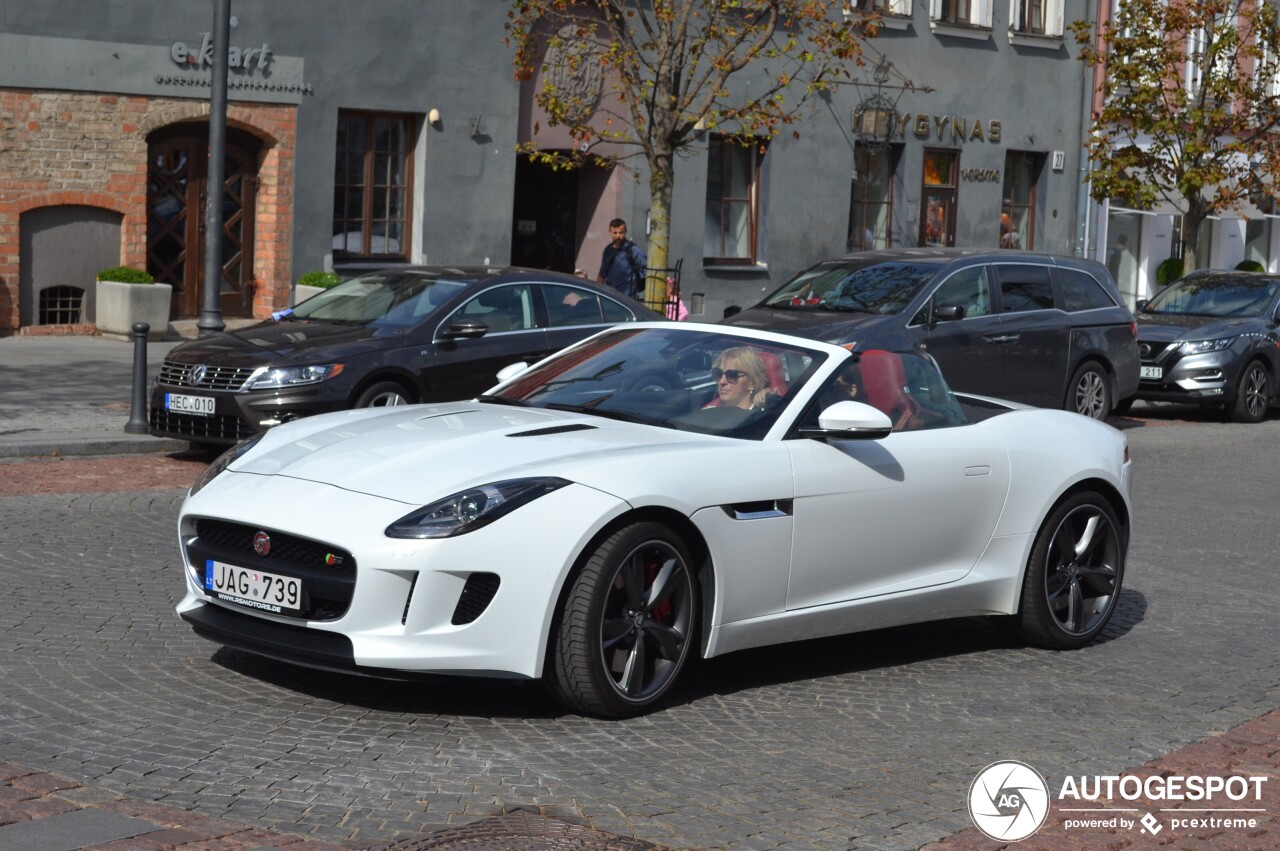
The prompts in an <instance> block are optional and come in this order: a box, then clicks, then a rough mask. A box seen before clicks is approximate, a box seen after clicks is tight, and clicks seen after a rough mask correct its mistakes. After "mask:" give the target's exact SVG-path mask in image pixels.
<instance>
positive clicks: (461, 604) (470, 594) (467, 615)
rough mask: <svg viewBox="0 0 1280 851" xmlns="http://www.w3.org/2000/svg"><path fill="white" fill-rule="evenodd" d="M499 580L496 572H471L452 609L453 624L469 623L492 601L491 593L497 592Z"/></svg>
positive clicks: (482, 612)
mask: <svg viewBox="0 0 1280 851" xmlns="http://www.w3.org/2000/svg"><path fill="white" fill-rule="evenodd" d="M500 582H501V580H500V579H499V578H498V574H496V573H473V574H471V575H470V576H468V577H467V584H466V585H464V586H463V587H462V594H461V596H459V597H458V605H457V606H455V607H454V609H453V625H454V626H459V625H461V624H464V623H471V622H472V621H474V620H475V619H476V618H478V617H480V615H482V614H484V610H485V609H487V608H488V607H489V603H491V602H493V595H494V594H497V593H498V585H499V583H500Z"/></svg>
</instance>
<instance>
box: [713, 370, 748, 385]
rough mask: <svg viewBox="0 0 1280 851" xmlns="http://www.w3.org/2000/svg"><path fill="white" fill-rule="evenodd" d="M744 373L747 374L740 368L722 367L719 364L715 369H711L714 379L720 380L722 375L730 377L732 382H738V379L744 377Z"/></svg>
mask: <svg viewBox="0 0 1280 851" xmlns="http://www.w3.org/2000/svg"><path fill="white" fill-rule="evenodd" d="M744 375H746V373H745V372H743V371H742V370H740V369H721V368H720V367H718V366H717V367H716V368H715V369H713V370H711V380H712V381H719V380H720V376H724V377H725V378H727V379H729V383H730V384H737V383H738V379H740V378H742V376H744Z"/></svg>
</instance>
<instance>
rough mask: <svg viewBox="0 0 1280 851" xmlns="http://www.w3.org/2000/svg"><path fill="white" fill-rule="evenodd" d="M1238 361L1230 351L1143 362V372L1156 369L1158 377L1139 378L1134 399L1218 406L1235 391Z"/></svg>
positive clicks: (1145, 360) (1144, 360)
mask: <svg viewBox="0 0 1280 851" xmlns="http://www.w3.org/2000/svg"><path fill="white" fill-rule="evenodd" d="M1238 369H1239V364H1238V358H1237V357H1236V355H1235V353H1234V352H1232V351H1231V350H1230V349H1227V350H1224V351H1220V352H1207V353H1205V354H1201V355H1188V356H1186V357H1183V358H1177V359H1170V358H1160V359H1154V360H1148V359H1143V361H1142V370H1143V372H1144V373H1146V372H1150V371H1151V370H1159V372H1160V377H1159V378H1146V377H1144V378H1142V379H1141V380H1140V381H1139V382H1138V396H1137V398H1139V399H1143V400H1146V401H1149V402H1190V403H1197V404H1222V403H1223V402H1225V401H1227V399H1228V397H1230V396H1231V394H1232V393H1233V392H1234V390H1235V382H1236V372H1237V371H1238Z"/></svg>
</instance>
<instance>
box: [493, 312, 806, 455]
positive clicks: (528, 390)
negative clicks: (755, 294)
mask: <svg viewBox="0 0 1280 851" xmlns="http://www.w3.org/2000/svg"><path fill="white" fill-rule="evenodd" d="M825 359H826V355H825V354H824V353H822V352H819V351H814V350H812V349H809V348H805V347H802V346H792V345H783V344H777V343H766V342H763V341H760V340H754V339H751V338H747V337H739V336H736V335H733V334H728V333H725V334H720V333H711V332H707V331H695V330H691V329H688V330H686V329H679V328H668V327H663V328H629V329H621V328H620V329H618V330H615V331H610V332H606V333H604V334H601V335H599V336H597V337H594V338H592V339H590V340H588V341H586V342H585V343H583V344H581V345H579V346H575V347H574V348H572V349H567V350H566V351H564V352H563V353H561V354H560V355H558V356H557V357H555V358H553V359H552V360H550V361H548V362H546V363H544V364H542V365H541V366H538V367H536V368H535V369H533V370H530V371H529V372H526V373H524V374H523V375H521V376H520V377H519V378H517V379H515V380H514V381H512V382H511V383H510V384H508V385H507V386H506V387H505V388H503V389H502V390H501V391H499V392H498V393H496V394H494V395H492V396H481V397H480V399H481V401H488V402H497V403H505V404H514V405H527V406H532V407H537V408H551V409H554V410H564V411H581V412H584V413H590V414H594V415H597V416H601V417H607V418H611V419H620V420H627V421H629V422H640V423H645V424H648V425H654V426H660V427H664V428H672V429H679V430H682V431H696V432H701V433H703V434H717V435H723V436H726V437H736V438H743V439H747V440H760V439H762V438H763V437H764V435H765V434H766V433H768V431H769V429H770V428H771V427H772V426H773V424H774V422H775V421H777V419H778V416H779V415H780V414H781V413H782V410H783V408H785V407H786V405H787V404H788V403H789V402H790V401H791V399H793V398H794V397H795V395H796V394H797V393H798V392H799V389H800V387H801V386H802V385H803V384H804V383H805V381H807V380H808V378H809V376H810V375H811V374H812V373H813V371H814V370H815V369H816V368H817V367H818V365H819V364H821V363H822V362H823V361H824V360H825Z"/></svg>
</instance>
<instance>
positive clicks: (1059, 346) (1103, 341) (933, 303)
mask: <svg viewBox="0 0 1280 851" xmlns="http://www.w3.org/2000/svg"><path fill="white" fill-rule="evenodd" d="M725 322H726V323H728V324H731V325H743V326H746V327H751V328H768V329H771V330H775V331H784V332H787V333H791V334H799V335H801V336H808V337H815V338H817V339H820V340H826V341H828V342H833V343H836V344H839V345H845V346H848V347H850V348H852V349H856V350H857V351H867V350H868V349H889V350H891V351H905V350H910V349H919V350H923V351H926V352H928V353H930V354H932V355H933V357H934V358H935V359H936V360H937V361H938V364H939V365H940V366H941V367H942V373H943V375H945V376H946V379H947V382H948V383H949V384H950V385H951V386H952V388H954V389H955V390H959V391H962V392H966V393H977V394H981V395H986V396H998V397H1000V398H1004V399H1011V400H1013V401H1016V402H1023V403H1025V404H1028V405H1037V406H1040V407H1048V408H1066V409H1067V410H1070V411H1076V412H1077V413H1080V414H1084V415H1085V416H1089V417H1093V418H1094V419H1101V418H1103V417H1105V416H1106V415H1107V414H1109V413H1110V412H1111V411H1112V410H1113V409H1114V408H1115V407H1116V406H1117V405H1118V404H1119V405H1127V404H1128V402H1129V401H1130V399H1131V397H1132V396H1133V395H1134V393H1135V392H1136V391H1137V389H1138V346H1137V343H1136V341H1135V337H1136V331H1135V325H1134V319H1133V314H1132V313H1130V311H1129V309H1128V308H1127V307H1125V306H1124V303H1123V301H1122V300H1121V298H1120V294H1119V292H1118V291H1117V290H1116V285H1115V282H1114V281H1113V280H1112V279H1111V276H1110V275H1109V274H1108V273H1107V270H1106V267H1104V266H1103V265H1102V264H1100V263H1097V262H1094V261H1092V260H1080V259H1076V258H1070V257H1056V256H1052V255H1048V254H1035V253H1031V252H1022V251H985V250H974V249H955V248H950V249H948V248H939V249H931V248H905V249H897V250H889V251H866V252H860V253H857V254H850V255H848V256H847V257H843V258H840V259H838V260H828V261H826V262H824V263H819V264H818V265H817V266H814V267H813V268H811V269H808V270H806V271H804V272H801V273H800V274H799V275H797V276H796V277H795V278H793V279H792V280H790V281H788V282H787V283H786V284H784V285H783V286H782V287H781V288H780V289H778V290H777V291H776V292H774V293H773V294H772V295H769V296H767V297H766V298H765V299H764V301H763V302H761V303H760V304H759V305H757V306H755V307H753V308H751V309H749V310H744V311H743V312H741V313H738V314H736V315H734V316H732V317H730V318H728V319H726V320H725Z"/></svg>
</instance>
